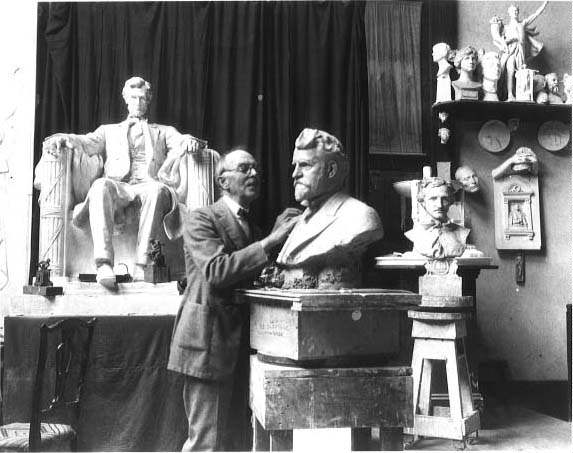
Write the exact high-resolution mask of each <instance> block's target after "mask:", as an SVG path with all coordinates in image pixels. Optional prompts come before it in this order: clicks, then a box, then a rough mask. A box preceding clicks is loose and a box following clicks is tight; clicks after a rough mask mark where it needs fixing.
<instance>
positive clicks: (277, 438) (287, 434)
mask: <svg viewBox="0 0 573 453" xmlns="http://www.w3.org/2000/svg"><path fill="white" fill-rule="evenodd" d="M270 435H271V442H270V449H269V451H292V429H285V430H281V431H279V430H272V431H270Z"/></svg>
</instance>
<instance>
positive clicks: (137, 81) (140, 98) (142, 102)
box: [121, 77, 152, 118]
mask: <svg viewBox="0 0 573 453" xmlns="http://www.w3.org/2000/svg"><path fill="white" fill-rule="evenodd" d="M121 94H122V96H123V99H124V101H125V103H126V105H127V111H128V116H130V117H134V118H142V117H144V116H145V114H146V113H147V108H148V107H149V103H150V102H151V96H152V93H151V85H150V84H149V82H146V81H145V80H143V79H142V78H141V77H132V78H130V79H128V80H127V81H126V82H125V84H124V86H123V90H122V91H121Z"/></svg>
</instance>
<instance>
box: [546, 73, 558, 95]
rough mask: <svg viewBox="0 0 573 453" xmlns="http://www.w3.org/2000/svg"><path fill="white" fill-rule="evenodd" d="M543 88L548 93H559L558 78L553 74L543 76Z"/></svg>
mask: <svg viewBox="0 0 573 453" xmlns="http://www.w3.org/2000/svg"><path fill="white" fill-rule="evenodd" d="M545 86H546V87H547V91H549V92H550V93H558V92H559V78H558V77H557V74H555V73H554V72H550V73H549V74H546V75H545Z"/></svg>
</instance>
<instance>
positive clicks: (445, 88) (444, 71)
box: [432, 42, 452, 102]
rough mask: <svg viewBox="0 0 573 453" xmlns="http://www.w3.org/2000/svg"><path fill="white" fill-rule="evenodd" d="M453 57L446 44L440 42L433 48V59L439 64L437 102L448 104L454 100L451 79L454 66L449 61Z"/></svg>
mask: <svg viewBox="0 0 573 453" xmlns="http://www.w3.org/2000/svg"><path fill="white" fill-rule="evenodd" d="M450 57H451V49H450V46H449V45H448V44H446V43H445V42H439V43H438V44H434V46H433V47H432V59H433V61H434V62H435V63H438V73H437V74H436V78H437V82H436V102H446V101H451V100H452V81H451V79H450V69H452V65H451V64H450V62H449V61H448V60H449V59H450Z"/></svg>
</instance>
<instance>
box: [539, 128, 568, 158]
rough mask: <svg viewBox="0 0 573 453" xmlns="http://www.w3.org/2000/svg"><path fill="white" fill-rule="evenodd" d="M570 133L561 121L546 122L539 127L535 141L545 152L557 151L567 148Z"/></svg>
mask: <svg viewBox="0 0 573 453" xmlns="http://www.w3.org/2000/svg"><path fill="white" fill-rule="evenodd" d="M570 136H571V133H570V131H569V128H568V127H567V126H566V125H565V124H564V123H562V122H561V121H547V122H545V123H543V124H542V125H541V126H539V130H538V131H537V140H538V141H539V144H540V145H541V146H543V147H544V148H545V149H546V150H547V151H559V150H561V149H563V148H565V147H566V146H567V143H569V138H570Z"/></svg>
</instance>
